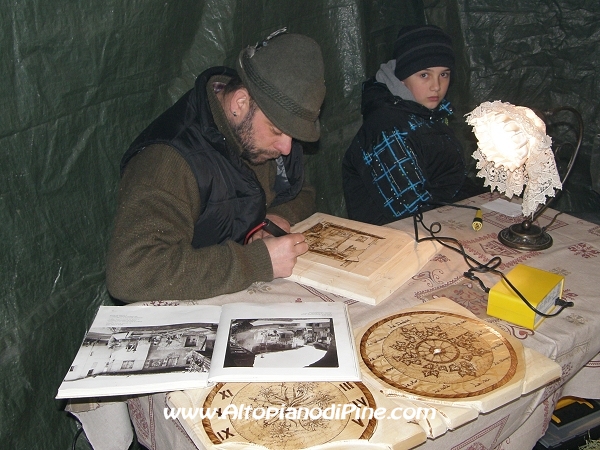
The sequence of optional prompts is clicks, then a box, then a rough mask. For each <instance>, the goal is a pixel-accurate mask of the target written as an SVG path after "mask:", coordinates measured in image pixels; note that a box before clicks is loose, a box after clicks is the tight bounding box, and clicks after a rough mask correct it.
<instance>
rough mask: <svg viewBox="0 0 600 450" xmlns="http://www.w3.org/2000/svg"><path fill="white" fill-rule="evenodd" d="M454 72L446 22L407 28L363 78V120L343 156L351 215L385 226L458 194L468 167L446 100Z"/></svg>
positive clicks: (451, 199)
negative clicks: (450, 124) (391, 55)
mask: <svg viewBox="0 0 600 450" xmlns="http://www.w3.org/2000/svg"><path fill="white" fill-rule="evenodd" d="M454 73H455V60H454V52H453V50H452V41H451V39H450V37H449V36H448V35H447V34H446V33H445V32H444V31H442V30H441V29H440V28H439V27H436V26H433V25H426V26H408V27H403V28H402V29H401V30H400V32H399V33H398V37H397V39H396V41H395V44H394V59H392V60H391V61H388V62H387V63H385V64H382V65H381V68H380V70H379V71H378V72H377V74H376V75H375V77H374V78H371V79H369V80H367V81H366V82H365V83H363V95H362V106H361V112H362V114H363V125H362V127H361V128H360V130H359V131H358V133H357V135H356V136H355V138H354V140H353V141H352V143H351V145H350V147H349V148H348V150H347V151H346V154H345V156H344V160H343V162H342V179H343V185H344V198H345V200H346V208H347V211H348V217H349V218H350V219H354V220H359V221H361V222H368V223H374V224H377V225H383V224H385V223H389V222H392V221H394V220H398V219H401V218H403V217H406V216H408V215H410V214H413V213H414V212H416V211H417V208H418V207H419V205H427V204H428V203H435V202H450V201H453V200H456V199H457V197H458V195H459V192H460V190H461V188H462V186H463V183H464V181H465V176H466V170H465V164H464V161H463V158H462V146H461V144H460V142H459V141H458V139H457V138H456V136H455V135H454V133H453V131H452V130H451V129H450V128H449V127H448V117H449V116H450V115H451V114H452V107H451V106H450V103H449V102H448V101H447V100H445V98H444V97H445V95H446V92H447V90H448V87H449V85H450V78H451V77H452V76H454Z"/></svg>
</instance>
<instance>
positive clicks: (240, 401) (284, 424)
mask: <svg viewBox="0 0 600 450" xmlns="http://www.w3.org/2000/svg"><path fill="white" fill-rule="evenodd" d="M350 404H352V405H355V406H356V407H358V410H359V411H362V410H363V409H364V408H372V409H373V410H375V409H376V408H377V406H376V404H375V400H374V399H373V395H372V394H371V392H370V391H369V390H368V389H367V387H366V386H365V385H364V384H362V383H354V382H344V383H341V382H340V383H331V382H296V383H293V382H286V383H219V384H217V385H216V386H215V387H214V388H213V389H212V390H211V392H210V393H209V394H208V396H207V397H206V400H205V401H204V405H203V407H204V409H205V410H207V408H211V409H212V408H214V409H215V410H220V412H221V413H223V412H224V411H225V409H226V408H227V407H228V406H229V407H230V408H231V406H230V405H233V406H235V407H236V408H237V409H238V410H240V411H242V412H243V416H242V417H240V416H239V415H238V417H237V418H234V417H232V415H231V414H229V415H227V416H225V415H224V414H222V415H220V416H216V417H213V418H212V419H208V418H205V419H203V421H202V427H203V428H204V431H205V432H206V434H207V436H208V438H209V439H210V441H211V442H212V443H213V444H221V443H225V442H227V443H230V442H248V443H253V444H258V445H263V446H265V447H267V448H269V449H273V450H277V449H279V450H285V449H302V448H306V447H311V446H315V445H321V444H325V443H327V442H331V441H334V440H345V439H369V438H370V437H371V436H372V435H373V433H374V431H375V427H376V420H375V419H374V418H371V419H368V416H366V415H364V414H360V412H359V415H358V416H356V415H355V414H356V413H354V412H353V413H352V414H347V415H346V417H344V418H342V417H341V416H342V415H341V414H339V416H340V417H339V418H336V417H335V416H334V417H332V418H324V417H320V418H314V419H313V418H311V417H306V415H304V416H303V415H302V414H300V413H299V414H298V415H297V416H296V417H294V416H292V415H290V414H287V413H286V414H281V415H279V414H278V415H276V416H275V417H272V418H269V419H267V418H259V419H256V418H254V417H253V412H254V411H255V410H256V412H257V414H256V416H259V417H260V416H261V415H262V412H263V411H264V410H266V409H267V408H269V407H274V408H277V409H279V410H281V409H283V408H291V409H295V410H296V411H301V409H300V408H302V407H305V408H307V409H308V410H311V409H313V408H315V409H314V411H313V412H314V413H315V414H314V416H313V417H316V415H317V414H316V411H317V409H321V410H326V409H327V408H331V406H332V405H336V410H338V411H341V408H342V407H343V405H350ZM288 411H289V410H288ZM330 411H332V414H333V411H334V410H333V408H331V409H330ZM325 414H328V413H327V412H326V411H325ZM361 416H364V417H366V418H365V419H362V418H361Z"/></svg>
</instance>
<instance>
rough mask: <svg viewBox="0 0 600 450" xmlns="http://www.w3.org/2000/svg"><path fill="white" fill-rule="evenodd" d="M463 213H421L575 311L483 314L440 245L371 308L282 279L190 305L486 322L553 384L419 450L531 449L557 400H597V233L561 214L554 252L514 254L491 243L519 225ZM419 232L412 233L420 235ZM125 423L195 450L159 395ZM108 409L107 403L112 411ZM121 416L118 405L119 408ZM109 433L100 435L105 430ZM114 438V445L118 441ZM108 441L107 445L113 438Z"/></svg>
mask: <svg viewBox="0 0 600 450" xmlns="http://www.w3.org/2000/svg"><path fill="white" fill-rule="evenodd" d="M495 198H497V196H495V195H493V194H483V195H480V196H477V197H473V198H471V199H468V200H466V201H465V202H463V203H465V204H470V205H474V206H481V205H482V204H484V203H486V202H488V201H490V200H493V199H495ZM553 215H554V211H552V210H548V211H547V212H546V213H544V214H543V215H542V217H541V218H540V220H539V222H540V225H541V226H545V225H546V224H548V223H549V222H550V220H551V218H552V217H553ZM473 216H474V212H473V211H472V210H468V209H463V208H455V207H451V206H444V207H441V208H438V209H436V210H433V211H429V212H427V213H426V214H425V217H424V223H425V224H426V225H430V224H431V223H432V222H439V223H440V224H441V226H442V229H441V232H440V233H439V235H441V236H450V237H454V238H457V239H459V240H460V242H461V243H462V244H463V245H464V247H465V249H466V251H467V252H468V253H469V254H470V255H471V256H473V257H474V258H476V259H478V260H479V261H481V262H485V261H487V260H489V259H491V258H492V257H493V256H501V258H502V265H501V266H500V270H502V271H503V272H504V273H507V272H508V271H509V270H510V269H511V268H513V267H514V266H515V265H516V264H519V263H523V264H526V265H529V266H533V267H537V268H539V269H543V270H546V271H549V272H554V273H558V274H561V275H564V276H565V285H564V295H563V298H564V299H566V300H571V301H573V302H574V303H575V306H574V307H572V308H568V309H566V310H565V311H563V312H562V313H561V314H560V315H559V316H557V317H553V318H549V319H546V320H544V321H543V322H542V324H541V325H540V326H539V327H538V328H537V329H536V330H535V331H532V330H529V329H526V328H523V327H520V326H517V325H514V324H511V323H508V322H505V321H503V320H500V319H497V318H493V317H490V316H488V315H487V314H486V308H487V294H486V293H485V292H484V291H483V290H482V289H481V288H480V286H479V285H478V284H477V283H475V282H473V281H471V280H469V279H466V278H464V277H463V273H464V272H465V271H466V270H467V269H468V266H467V265H466V263H465V262H464V260H463V258H462V256H461V255H459V254H458V253H456V252H454V251H452V250H450V249H447V248H443V247H441V246H440V249H439V252H438V253H437V254H436V255H435V256H434V257H433V258H431V260H430V261H429V262H428V263H427V264H426V265H425V266H424V267H423V268H422V270H421V271H419V272H418V273H416V274H415V275H414V276H413V277H412V279H411V280H409V281H408V282H407V283H405V284H404V285H403V286H402V287H401V288H400V289H398V290H397V291H396V292H395V293H393V294H392V295H391V296H390V297H389V298H388V299H386V300H385V301H383V302H382V303H381V304H379V305H378V306H370V305H367V304H364V303H359V302H355V301H352V300H349V299H347V298H343V297H339V296H336V295H333V294H329V293H326V292H321V291H317V290H315V289H313V288H310V287H308V286H303V285H299V284H296V283H293V282H290V281H288V280H275V281H273V282H271V283H256V284H254V285H252V286H251V287H250V288H248V289H247V290H246V291H243V292H239V293H236V294H232V295H227V296H221V297H216V298H214V299H210V300H202V301H198V303H203V304H207V303H210V304H224V303H230V302H239V301H257V302H261V303H278V302H306V301H328V302H329V301H342V302H346V303H347V304H348V307H349V311H350V315H351V319H352V323H353V326H354V327H363V326H365V325H367V324H368V323H370V322H372V321H373V320H375V319H377V318H381V317H385V316H387V315H390V314H393V313H397V312H398V311H400V310H402V309H405V308H408V307H411V306H414V305H417V304H419V303H423V302H427V301H429V300H431V299H434V298H438V297H447V298H450V299H452V300H453V301H455V302H456V303H458V304H460V305H462V306H464V307H465V308H467V309H469V310H470V311H471V312H473V313H474V314H475V315H476V316H477V317H479V318H481V319H482V320H484V321H487V322H489V323H491V324H493V325H495V326H496V327H498V328H501V329H502V330H504V331H505V332H507V333H509V334H511V335H512V336H514V337H516V338H517V339H519V340H520V341H521V342H522V343H523V345H524V346H526V347H530V348H532V349H534V350H536V351H538V352H539V353H541V354H543V355H545V356H547V357H549V358H550V359H552V360H554V361H556V362H557V363H558V364H560V366H561V368H562V374H563V375H562V378H561V379H560V380H559V381H557V382H554V383H552V384H550V385H548V386H546V387H545V388H542V389H539V390H537V391H534V392H532V393H530V394H528V395H525V396H523V397H521V398H519V399H518V400H515V401H513V402H511V403H509V404H507V405H505V406H503V407H501V408H498V409H496V410H494V411H492V412H490V413H487V414H482V415H480V416H479V417H478V418H477V420H475V421H473V422H470V423H467V424H465V425H463V426H461V427H459V428H457V429H455V430H448V431H447V432H446V433H444V434H443V435H441V436H439V437H436V438H432V439H428V441H427V442H426V443H425V444H423V445H422V446H420V447H419V448H423V449H429V448H432V449H434V448H435V449H502V450H507V449H519V450H524V449H528V448H532V447H533V446H534V445H535V443H536V442H537V440H538V439H539V438H540V437H541V436H542V435H543V434H544V432H545V430H546V427H547V424H548V422H549V420H550V417H551V415H552V412H553V409H554V405H555V403H556V401H557V400H558V399H559V398H560V397H562V396H565V395H573V396H579V397H584V398H600V383H599V382H598V379H600V357H599V356H597V355H598V354H599V352H600V332H599V331H600V294H599V293H598V289H597V287H598V279H599V276H598V273H599V272H600V271H599V269H600V264H599V263H600V226H597V225H594V224H591V223H589V222H585V221H583V220H580V219H577V218H574V217H572V216H568V215H564V214H563V215H560V216H558V218H557V220H556V221H555V222H554V224H553V225H552V226H551V227H550V228H549V230H548V231H549V233H550V234H551V236H552V238H553V240H554V244H553V246H552V247H551V248H549V249H547V250H543V251H531V252H529V251H519V250H514V249H510V248H508V247H505V246H503V245H502V244H500V243H499V242H498V240H497V234H498V231H499V230H501V229H502V228H505V227H507V226H509V225H511V224H513V223H516V222H518V221H519V219H518V218H514V217H508V216H505V215H503V214H500V213H497V212H494V211H490V210H486V209H484V210H483V222H484V225H483V228H482V229H481V230H480V231H478V232H476V231H474V230H473V229H472V227H471V222H472V219H473ZM390 226H392V227H393V228H397V229H401V230H404V231H406V232H408V233H410V234H414V229H413V221H412V219H406V220H403V221H399V222H395V223H394V224H392V225H390ZM425 235H426V232H425V231H424V230H423V229H421V230H420V231H419V237H424V236H425ZM481 279H482V280H483V282H484V283H485V284H486V286H488V287H491V286H493V285H494V284H495V283H496V282H497V281H498V277H497V276H494V275H490V274H484V275H481ZM127 405H128V408H129V416H130V417H131V421H132V423H133V426H134V427H135V431H136V434H137V437H138V439H139V441H140V442H141V443H142V444H143V445H144V446H146V447H148V448H149V449H153V450H154V449H172V448H177V449H178V450H186V449H190V450H192V449H195V448H196V447H195V446H194V444H193V442H192V440H191V439H190V438H189V436H187V434H186V433H185V431H184V430H183V428H182V427H181V425H180V424H179V423H178V422H176V421H173V420H166V419H165V418H164V416H163V409H164V407H165V406H166V403H165V394H164V393H161V394H154V395H148V396H141V397H135V398H131V399H129V400H128V401H127ZM112 407H113V408H114V405H113V406H112ZM120 407H121V408H124V407H125V405H124V404H121V405H120ZM86 414H87V413H78V417H79V418H80V420H82V422H83V423H84V425H86V433H87V430H88V429H92V428H93V427H94V426H95V425H94V424H97V426H98V427H100V426H102V427H104V428H105V433H106V434H105V436H106V437H105V439H101V440H100V441H96V442H93V444H94V448H95V449H96V450H103V449H117V448H127V447H126V446H125V447H117V446H115V445H117V444H115V445H113V443H112V441H114V442H123V438H122V435H123V433H128V432H130V431H131V425H130V424H129V423H124V422H125V421H123V420H122V418H120V417H119V416H118V415H114V413H112V414H113V416H114V418H115V419H116V420H114V421H113V422H114V423H112V424H111V425H107V424H106V418H104V419H103V420H102V421H101V420H99V419H98V413H97V412H96V416H95V417H94V418H92V417H91V416H90V418H89V420H88V419H87V418H86V416H85V415H86ZM107 428H108V429H109V430H108V431H106V429H107ZM119 436H121V438H120V439H117V437H119ZM113 437H114V438H115V439H112V438H113Z"/></svg>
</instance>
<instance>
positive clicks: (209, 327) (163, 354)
mask: <svg viewBox="0 0 600 450" xmlns="http://www.w3.org/2000/svg"><path fill="white" fill-rule="evenodd" d="M216 330H217V325H216V324H212V323H194V324H192V323H190V324H177V325H165V326H144V327H108V328H96V329H91V330H90V331H89V332H88V334H87V335H86V338H85V340H84V341H83V344H82V346H81V348H80V350H79V352H78V353H77V356H76V357H75V360H74V361H73V364H72V365H71V368H70V369H69V372H68V373H67V376H66V377H65V381H72V380H78V379H83V378H87V377H97V376H101V375H132V374H150V373H153V374H155V373H167V372H208V370H209V369H210V362H211V358H212V353H213V348H214V342H215V337H216Z"/></svg>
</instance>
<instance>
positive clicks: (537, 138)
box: [466, 101, 562, 216]
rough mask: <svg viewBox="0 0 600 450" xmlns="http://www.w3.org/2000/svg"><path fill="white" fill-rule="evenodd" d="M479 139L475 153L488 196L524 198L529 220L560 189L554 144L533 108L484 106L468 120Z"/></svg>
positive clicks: (507, 105)
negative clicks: (495, 191)
mask: <svg viewBox="0 0 600 450" xmlns="http://www.w3.org/2000/svg"><path fill="white" fill-rule="evenodd" d="M466 120H467V123H468V124H469V125H471V126H472V127H473V133H474V134H475V137H476V138H477V140H478V148H477V150H476V151H475V152H474V153H473V157H474V158H475V159H476V160H477V166H476V167H477V169H479V172H478V173H477V176H478V177H482V178H484V179H485V181H484V186H490V187H491V190H492V192H493V191H494V190H496V189H497V190H498V192H500V193H503V194H504V195H506V196H507V197H509V198H511V197H512V196H513V195H521V193H523V205H522V208H523V215H524V216H533V214H534V213H535V212H536V210H537V208H538V206H539V205H543V204H545V203H546V197H554V195H555V191H556V190H558V189H561V188H562V185H561V181H560V176H559V174H558V170H557V168H556V162H555V160H554V153H553V152H552V148H551V144H552V139H551V138H550V137H549V136H547V135H546V125H545V124H544V121H543V120H542V119H540V118H539V117H538V116H537V115H536V114H535V113H534V112H533V111H532V110H531V109H529V108H526V107H524V106H515V105H512V104H510V103H503V102H501V101H494V102H484V103H482V104H481V105H479V106H478V107H477V108H475V109H474V110H473V111H471V112H470V113H469V114H467V115H466Z"/></svg>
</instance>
